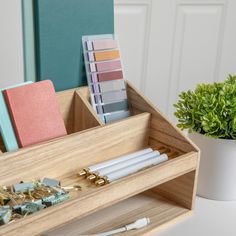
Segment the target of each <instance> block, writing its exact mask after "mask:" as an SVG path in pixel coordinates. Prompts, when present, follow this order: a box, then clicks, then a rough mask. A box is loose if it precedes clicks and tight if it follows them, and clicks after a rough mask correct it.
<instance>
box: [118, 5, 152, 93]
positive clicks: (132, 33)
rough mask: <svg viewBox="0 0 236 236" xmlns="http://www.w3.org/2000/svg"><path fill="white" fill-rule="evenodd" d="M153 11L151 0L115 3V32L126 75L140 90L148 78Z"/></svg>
mask: <svg viewBox="0 0 236 236" xmlns="http://www.w3.org/2000/svg"><path fill="white" fill-rule="evenodd" d="M151 10H152V9H151V0H132V1H127V0H116V1H115V32H116V34H117V35H118V38H119V42H120V47H121V53H122V58H123V65H124V69H125V75H126V78H127V79H128V80H129V81H131V82H132V83H133V84H135V85H136V87H138V88H139V89H142V88H143V85H144V84H145V78H146V69H147V63H148V60H147V56H148V42H149V35H150V32H149V31H150V20H151V19H150V16H151Z"/></svg>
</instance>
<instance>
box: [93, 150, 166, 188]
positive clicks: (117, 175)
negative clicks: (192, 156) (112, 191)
mask: <svg viewBox="0 0 236 236" xmlns="http://www.w3.org/2000/svg"><path fill="white" fill-rule="evenodd" d="M167 160H168V156H167V154H162V155H160V156H158V157H156V158H151V159H148V160H146V161H142V162H138V163H137V164H134V165H131V166H128V167H126V168H123V169H122V170H118V171H115V172H113V173H109V174H107V175H106V176H105V177H102V178H101V179H99V180H97V181H96V182H95V183H96V184H97V185H100V186H102V185H104V184H107V183H111V182H113V181H115V180H118V179H121V178H124V177H126V176H128V175H130V174H133V173H135V172H137V171H140V170H142V169H144V168H147V167H151V166H154V165H158V164H160V163H162V162H164V161H167Z"/></svg>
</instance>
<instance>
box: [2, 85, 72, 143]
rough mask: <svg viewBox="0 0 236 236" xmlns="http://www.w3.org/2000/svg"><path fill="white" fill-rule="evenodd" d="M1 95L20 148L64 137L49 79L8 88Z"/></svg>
mask: <svg viewBox="0 0 236 236" xmlns="http://www.w3.org/2000/svg"><path fill="white" fill-rule="evenodd" d="M3 93H4V96H5V99H6V102H7V105H8V108H9V112H10V115H11V119H12V122H13V126H14V129H15V133H16V136H17V141H18V144H19V146H20V147H26V146H29V145H32V144H36V143H40V142H43V141H47V140H50V139H53V138H57V137H60V136H63V135H66V134H67V132H66V128H65V124H64V121H63V118H62V115H61V113H60V110H59V105H58V103H57V99H56V94H55V89H54V86H53V84H52V82H51V81H50V80H44V81H41V82H37V83H33V84H29V85H25V86H21V87H17V88H12V89H7V90H5V91H4V92H3Z"/></svg>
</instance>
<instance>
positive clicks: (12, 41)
mask: <svg viewBox="0 0 236 236" xmlns="http://www.w3.org/2000/svg"><path fill="white" fill-rule="evenodd" d="M23 81H24V65H23V41H22V24H21V1H20V0H0V88H2V87H6V86H9V85H12V84H16V83H20V82H23Z"/></svg>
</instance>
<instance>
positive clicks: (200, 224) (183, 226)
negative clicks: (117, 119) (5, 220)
mask: <svg viewBox="0 0 236 236" xmlns="http://www.w3.org/2000/svg"><path fill="white" fill-rule="evenodd" d="M72 228H73V230H72ZM71 230H72V231H73V232H74V231H75V232H76V231H77V230H76V224H75V225H73V227H70V226H69V225H67V226H66V225H65V226H64V227H63V228H61V229H58V230H56V231H54V232H51V233H48V234H45V235H47V236H70V235H71V232H72V231H71ZM73 235H74V234H73ZM154 235H155V236H213V235H214V236H236V201H235V202H223V201H212V200H208V199H204V198H200V197H197V198H196V204H195V210H194V213H193V215H192V216H190V217H187V218H185V219H184V220H181V221H179V222H178V223H176V224H174V225H173V226H170V227H168V228H166V229H163V230H162V231H159V232H158V233H154Z"/></svg>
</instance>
